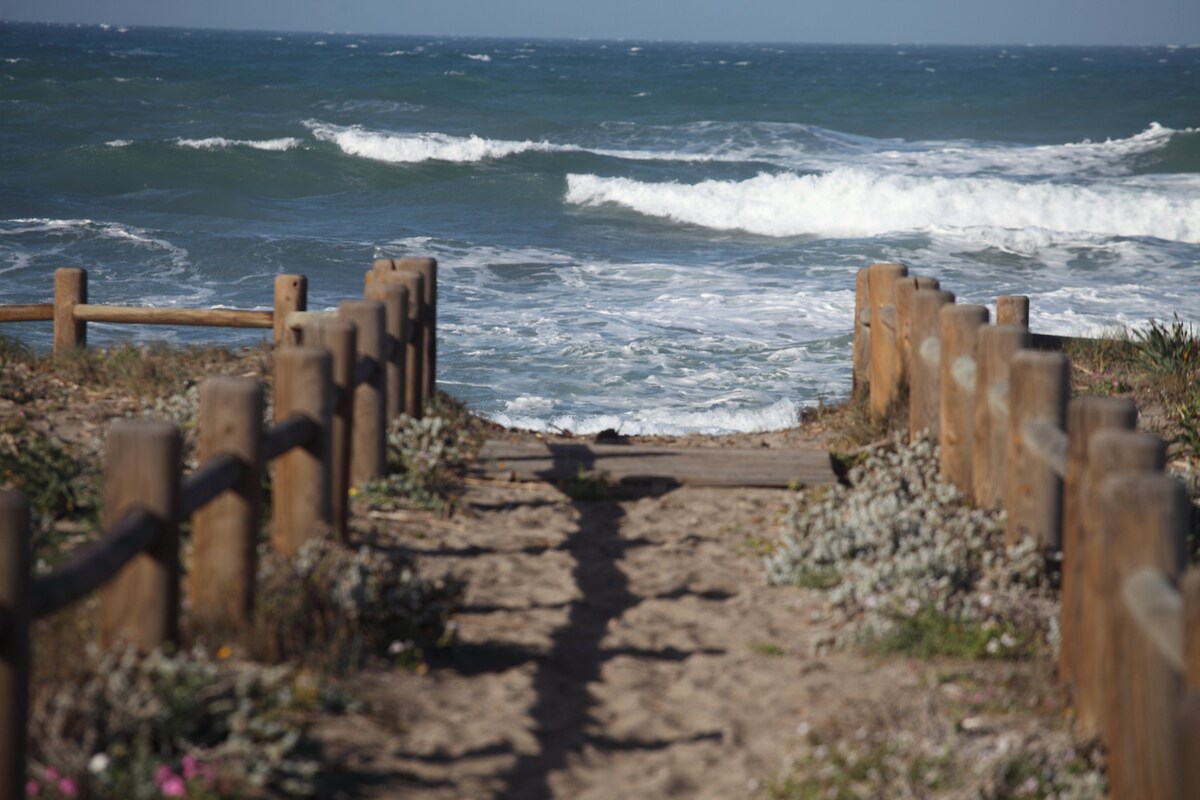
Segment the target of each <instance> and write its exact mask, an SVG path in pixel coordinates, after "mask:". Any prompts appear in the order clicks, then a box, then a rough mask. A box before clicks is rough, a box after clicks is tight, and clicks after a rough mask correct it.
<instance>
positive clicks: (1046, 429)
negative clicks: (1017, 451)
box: [1021, 417, 1067, 478]
mask: <svg viewBox="0 0 1200 800" xmlns="http://www.w3.org/2000/svg"><path fill="white" fill-rule="evenodd" d="M1021 436H1022V437H1023V439H1024V443H1025V447H1026V448H1027V449H1028V450H1029V452H1030V453H1033V454H1034V455H1035V456H1037V457H1038V458H1039V459H1041V460H1042V462H1043V463H1044V464H1046V466H1048V467H1050V469H1052V470H1054V473H1055V474H1056V475H1058V477H1060V478H1061V477H1063V476H1064V475H1066V473H1067V434H1066V433H1064V432H1063V429H1062V428H1060V427H1058V426H1057V425H1055V424H1054V423H1053V422H1051V421H1050V420H1048V419H1044V418H1041V417H1038V418H1035V419H1031V420H1029V421H1028V422H1026V423H1025V425H1024V427H1022V428H1021Z"/></svg>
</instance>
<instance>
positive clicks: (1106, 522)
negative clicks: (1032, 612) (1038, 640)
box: [853, 264, 1200, 800]
mask: <svg viewBox="0 0 1200 800" xmlns="http://www.w3.org/2000/svg"><path fill="white" fill-rule="evenodd" d="M855 305H856V318H855V326H854V368H853V374H854V392H855V393H856V394H858V395H862V396H865V397H866V399H867V402H868V403H869V407H870V410H871V414H872V415H873V416H874V417H876V418H884V417H886V416H888V415H890V414H893V413H895V412H896V411H897V410H899V411H901V412H903V411H907V415H908V429H909V434H910V436H916V435H918V434H919V433H921V432H922V431H924V432H927V433H928V434H929V435H932V436H933V437H934V438H935V439H937V440H938V442H939V444H940V453H941V455H940V470H941V473H942V475H943V477H945V478H946V479H947V480H949V481H950V482H952V483H954V484H955V485H956V486H957V487H958V488H959V489H960V490H961V491H962V492H963V493H964V494H965V495H966V496H967V497H969V498H971V499H972V500H974V502H976V503H977V504H979V505H980V506H986V507H1002V508H1004V510H1005V511H1006V514H1007V522H1006V531H1005V540H1006V543H1007V545H1008V546H1013V545H1015V544H1017V543H1018V542H1020V541H1021V540H1023V539H1024V538H1025V537H1032V538H1033V539H1034V540H1035V541H1036V542H1037V543H1038V544H1039V545H1040V546H1041V547H1042V548H1043V550H1044V551H1045V552H1046V553H1047V554H1048V555H1051V556H1056V554H1059V553H1061V576H1062V611H1061V618H1060V633H1061V645H1060V654H1059V660H1058V672H1059V677H1060V679H1061V681H1062V683H1063V684H1064V686H1065V688H1066V689H1067V691H1069V692H1070V693H1071V696H1072V698H1073V706H1074V708H1075V724H1076V728H1077V733H1078V734H1079V735H1080V736H1081V737H1083V738H1085V739H1094V738H1098V739H1099V741H1100V742H1101V743H1102V744H1103V746H1104V749H1105V751H1106V753H1107V760H1108V777H1109V786H1110V796H1111V797H1112V798H1113V800H1187V799H1189V798H1191V799H1194V798H1197V797H1200V573H1198V572H1197V571H1196V570H1195V569H1191V570H1188V569H1187V557H1186V542H1187V534H1188V530H1189V527H1190V513H1191V503H1190V501H1189V499H1188V495H1187V492H1186V489H1185V487H1184V486H1183V484H1182V483H1181V482H1180V481H1179V480H1178V479H1176V478H1174V477H1171V476H1168V475H1167V474H1165V473H1164V467H1165V462H1166V445H1165V443H1164V442H1163V440H1162V439H1161V438H1160V437H1158V436H1156V435H1154V434H1151V433H1144V432H1137V431H1136V423H1137V408H1136V407H1135V405H1134V403H1133V402H1132V401H1130V400H1126V399H1118V398H1111V397H1075V398H1072V397H1071V396H1070V363H1069V359H1068V357H1067V356H1066V355H1064V354H1063V353H1062V352H1058V351H1059V350H1061V344H1062V340H1060V339H1058V338H1057V337H1045V336H1037V335H1036V334H1031V333H1030V331H1029V300H1028V298H1026V297H1001V298H999V299H998V301H997V313H996V317H997V319H996V324H994V325H993V324H989V316H990V314H989V309H988V308H987V307H985V306H982V305H971V304H956V303H955V297H954V295H953V294H952V293H950V292H948V291H944V290H942V289H941V288H940V286H939V285H938V281H936V280H934V279H932V278H928V277H918V276H913V275H909V274H908V270H907V268H906V267H904V266H902V265H899V264H872V265H871V266H870V267H868V268H865V269H863V270H861V271H859V273H858V276H857V283H856V303H855ZM905 403H906V404H907V408H905V405H904V404H905Z"/></svg>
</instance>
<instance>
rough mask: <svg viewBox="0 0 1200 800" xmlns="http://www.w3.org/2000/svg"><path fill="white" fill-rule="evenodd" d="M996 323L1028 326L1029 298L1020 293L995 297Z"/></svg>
mask: <svg viewBox="0 0 1200 800" xmlns="http://www.w3.org/2000/svg"><path fill="white" fill-rule="evenodd" d="M996 324H997V325H1020V326H1021V327H1023V328H1028V327H1029V298H1028V297H1026V296H1025V295H1022V294H1005V295H1001V296H999V297H997V298H996Z"/></svg>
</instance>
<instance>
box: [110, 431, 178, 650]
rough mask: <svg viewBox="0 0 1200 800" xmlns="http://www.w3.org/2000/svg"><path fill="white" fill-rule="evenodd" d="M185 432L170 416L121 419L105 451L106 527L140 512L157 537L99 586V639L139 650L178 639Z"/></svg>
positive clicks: (111, 434)
mask: <svg viewBox="0 0 1200 800" xmlns="http://www.w3.org/2000/svg"><path fill="white" fill-rule="evenodd" d="M182 446H183V437H182V436H181V435H180V433H179V429H178V428H176V427H175V426H174V425H171V424H170V423H167V422H160V421H158V420H149V419H134V420H118V421H117V422H115V423H113V426H112V429H111V430H110V431H109V433H108V442H107V445H106V448H105V455H104V528H105V529H106V530H107V529H110V528H112V527H113V526H114V525H115V524H116V523H117V522H119V521H120V520H121V519H122V518H123V517H124V516H125V515H126V514H127V513H129V512H130V511H134V510H139V511H144V512H146V513H148V514H149V515H150V516H152V517H154V519H155V521H156V522H157V523H158V528H159V533H158V538H157V539H156V540H155V541H154V544H152V545H151V546H150V547H148V548H147V549H146V551H145V552H143V553H141V554H140V555H138V556H137V557H135V558H134V559H133V561H131V562H129V564H128V565H127V566H126V567H125V568H124V569H123V570H121V571H120V572H119V573H117V576H116V577H115V578H113V579H112V580H111V581H109V582H108V583H107V584H106V585H105V586H104V588H103V589H102V590H101V606H100V610H101V615H100V616H101V619H100V643H101V645H102V646H104V647H109V646H111V645H112V644H113V643H114V642H116V641H117V640H124V641H128V642H129V643H130V644H132V645H134V646H135V647H136V648H137V649H138V650H140V651H141V652H143V653H147V652H150V651H151V650H153V649H154V648H156V647H161V646H162V645H164V644H168V643H171V644H175V643H177V642H178V641H179V591H180V586H179V584H180V573H179V469H180V451H181V448H182Z"/></svg>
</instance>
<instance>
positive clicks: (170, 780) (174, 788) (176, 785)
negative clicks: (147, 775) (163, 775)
mask: <svg viewBox="0 0 1200 800" xmlns="http://www.w3.org/2000/svg"><path fill="white" fill-rule="evenodd" d="M158 788H159V789H161V790H162V793H163V796H164V797H183V796H184V795H186V794H187V787H186V786H184V784H183V778H181V777H179V776H178V775H175V774H172V775H170V776H168V777H167V779H166V780H164V781H163V782H162V783H161V784H160V785H159V787H158Z"/></svg>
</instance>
